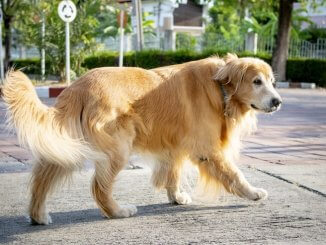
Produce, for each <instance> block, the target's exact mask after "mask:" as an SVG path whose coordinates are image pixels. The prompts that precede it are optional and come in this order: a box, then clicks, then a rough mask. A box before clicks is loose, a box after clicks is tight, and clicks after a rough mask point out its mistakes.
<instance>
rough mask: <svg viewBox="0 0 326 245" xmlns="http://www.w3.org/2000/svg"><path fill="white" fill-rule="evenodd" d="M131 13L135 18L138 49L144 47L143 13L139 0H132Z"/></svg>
mask: <svg viewBox="0 0 326 245" xmlns="http://www.w3.org/2000/svg"><path fill="white" fill-rule="evenodd" d="M132 14H133V17H134V18H135V20H136V30H137V50H138V51H140V50H142V49H143V47H144V35H143V19H142V17H143V14H142V7H141V0H132Z"/></svg>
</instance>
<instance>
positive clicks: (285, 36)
mask: <svg viewBox="0 0 326 245" xmlns="http://www.w3.org/2000/svg"><path fill="white" fill-rule="evenodd" d="M293 3H294V0H280V7H279V15H278V16H279V17H278V31H277V38H276V46H275V49H274V51H273V56H272V67H273V70H274V72H276V73H277V76H278V79H279V80H280V81H285V79H286V77H285V75H286V61H287V58H288V50H289V41H290V28H291V16H292V10H293Z"/></svg>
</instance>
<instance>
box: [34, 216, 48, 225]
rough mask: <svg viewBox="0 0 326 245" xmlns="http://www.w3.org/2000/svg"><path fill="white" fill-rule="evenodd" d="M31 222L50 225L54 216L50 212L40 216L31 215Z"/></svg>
mask: <svg viewBox="0 0 326 245" xmlns="http://www.w3.org/2000/svg"><path fill="white" fill-rule="evenodd" d="M30 223H31V224H32V225H48V224H51V223H52V218H51V216H50V215H49V214H44V215H42V216H40V217H38V218H36V217H30Z"/></svg>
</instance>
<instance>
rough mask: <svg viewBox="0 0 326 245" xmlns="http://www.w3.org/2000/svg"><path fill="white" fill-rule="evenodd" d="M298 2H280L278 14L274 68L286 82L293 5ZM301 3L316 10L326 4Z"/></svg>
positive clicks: (316, 1)
mask: <svg viewBox="0 0 326 245" xmlns="http://www.w3.org/2000/svg"><path fill="white" fill-rule="evenodd" d="M294 2H296V0H280V1H279V4H280V6H279V14H278V31H277V38H276V46H275V49H274V51H273V56H272V67H273V70H274V71H275V72H276V73H277V75H278V79H279V80H280V81H285V80H286V61H287V58H288V50H289V41H290V30H291V19H292V12H293V3H294ZM300 3H301V4H302V5H304V6H305V7H307V6H308V7H311V8H313V9H316V8H317V7H318V6H321V5H322V4H325V3H326V1H325V0H312V1H308V0H301V1H300Z"/></svg>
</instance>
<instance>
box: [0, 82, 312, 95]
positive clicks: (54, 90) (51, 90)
mask: <svg viewBox="0 0 326 245" xmlns="http://www.w3.org/2000/svg"><path fill="white" fill-rule="evenodd" d="M276 87H277V88H304V89H315V88H316V84H315V83H293V82H276ZM65 88H66V87H49V86H41V87H35V90H36V93H37V95H38V96H39V97H40V98H55V97H58V96H59V94H60V93H61V92H62V91H63V90H64V89H65ZM1 95H2V88H1V87H0V96H1Z"/></svg>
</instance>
